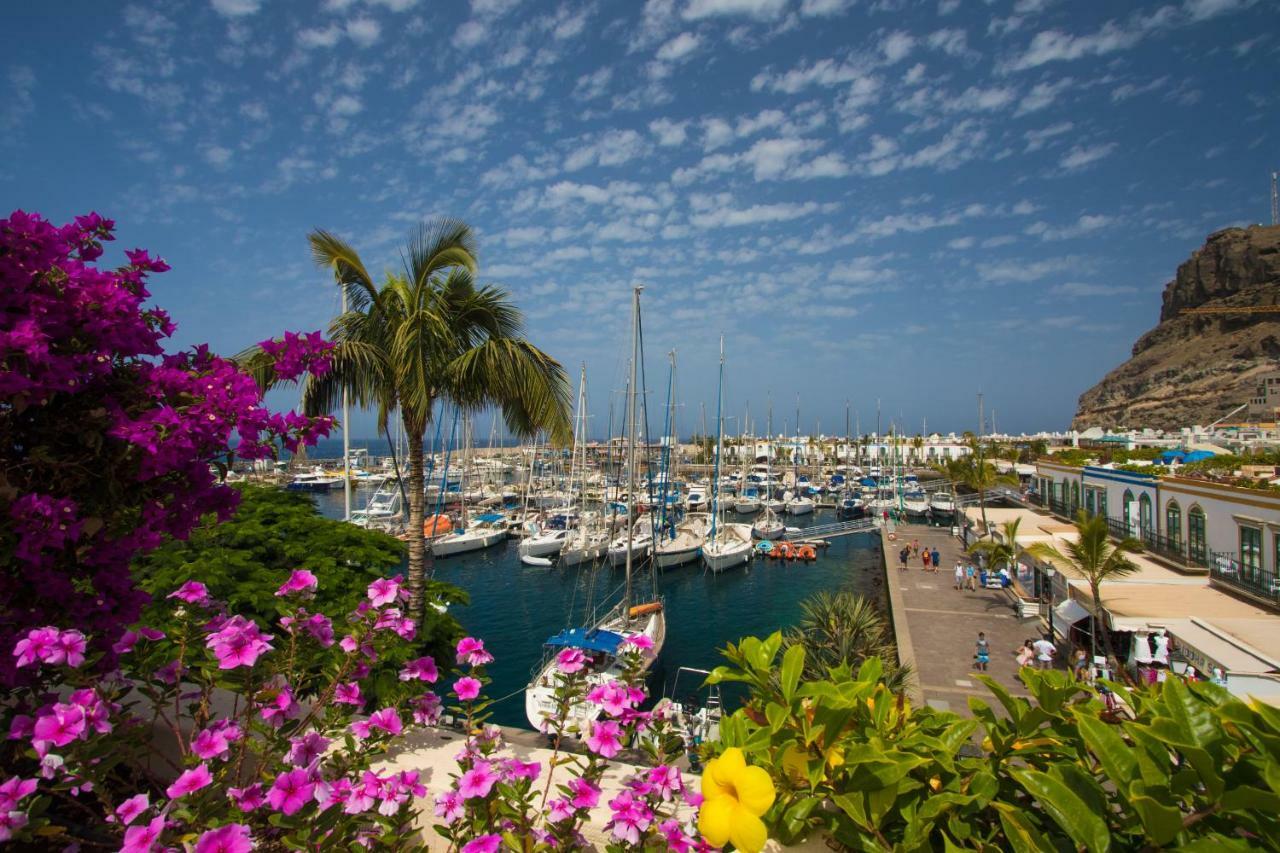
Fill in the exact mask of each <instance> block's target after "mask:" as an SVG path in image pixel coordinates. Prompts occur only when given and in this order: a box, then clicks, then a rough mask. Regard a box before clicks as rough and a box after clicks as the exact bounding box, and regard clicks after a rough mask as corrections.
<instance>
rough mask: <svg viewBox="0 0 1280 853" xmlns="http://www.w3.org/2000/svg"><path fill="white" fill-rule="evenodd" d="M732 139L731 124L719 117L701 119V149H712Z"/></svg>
mask: <svg viewBox="0 0 1280 853" xmlns="http://www.w3.org/2000/svg"><path fill="white" fill-rule="evenodd" d="M732 141H733V126H732V125H730V124H729V122H727V121H725V120H724V119H721V118H708V119H703V120H702V150H703V151H714V150H716V149H717V148H719V147H720V146H722V145H727V144H729V143H730V142H732Z"/></svg>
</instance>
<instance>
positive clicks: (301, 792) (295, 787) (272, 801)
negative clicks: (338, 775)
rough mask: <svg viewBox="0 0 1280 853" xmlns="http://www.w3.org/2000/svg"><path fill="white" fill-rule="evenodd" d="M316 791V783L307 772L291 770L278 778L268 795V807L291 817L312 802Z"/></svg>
mask: <svg viewBox="0 0 1280 853" xmlns="http://www.w3.org/2000/svg"><path fill="white" fill-rule="evenodd" d="M315 790H316V786H315V783H314V782H312V781H311V777H310V775H309V774H308V773H307V771H306V770H303V769H298V770H290V771H289V772H287V773H281V774H280V775H279V776H277V777H276V781H275V782H274V783H273V784H272V785H271V791H270V793H268V794H267V805H269V806H271V808H273V809H275V810H276V811H278V812H282V813H284V814H285V815H291V814H293V813H295V812H297V811H298V810H299V809H301V808H302V807H303V806H305V805H306V804H307V803H308V802H309V801H310V800H311V798H312V796H313V795H314V794H315Z"/></svg>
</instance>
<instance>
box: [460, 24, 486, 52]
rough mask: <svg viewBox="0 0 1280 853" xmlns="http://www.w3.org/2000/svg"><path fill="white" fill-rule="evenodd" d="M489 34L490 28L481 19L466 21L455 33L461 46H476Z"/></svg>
mask: <svg viewBox="0 0 1280 853" xmlns="http://www.w3.org/2000/svg"><path fill="white" fill-rule="evenodd" d="M488 36H489V28H488V27H486V26H485V25H484V24H482V23H481V22H479V21H474V20H473V21H464V22H463V23H462V24H461V25H459V27H458V29H457V31H456V32H454V34H453V40H454V42H455V43H456V44H457V45H458V46H459V47H464V48H466V47H475V46H476V45H478V44H480V42H482V41H484V40H485V39H486V38H487V37H488Z"/></svg>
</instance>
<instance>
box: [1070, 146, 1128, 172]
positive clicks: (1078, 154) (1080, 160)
mask: <svg viewBox="0 0 1280 853" xmlns="http://www.w3.org/2000/svg"><path fill="white" fill-rule="evenodd" d="M1115 149H1116V144H1115V143H1114V142H1107V143H1101V144H1098V145H1088V146H1084V147H1082V146H1079V145H1076V146H1074V147H1073V148H1072V149H1071V150H1070V151H1068V152H1067V153H1066V154H1065V155H1063V157H1062V159H1061V160H1060V161H1058V165H1060V166H1061V167H1062V168H1064V169H1067V170H1068V171H1072V170H1075V169H1083V168H1084V167H1085V166H1088V165H1090V164H1092V163H1096V162H1098V161H1099V160H1101V159H1102V158H1104V157H1107V156H1109V155H1110V154H1111V152H1112V151H1114V150H1115Z"/></svg>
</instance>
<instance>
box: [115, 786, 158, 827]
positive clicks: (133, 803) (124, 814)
mask: <svg viewBox="0 0 1280 853" xmlns="http://www.w3.org/2000/svg"><path fill="white" fill-rule="evenodd" d="M150 807H151V801H150V800H149V799H147V795H146V794H136V795H134V796H132V797H130V798H129V799H127V800H125V801H124V802H123V803H121V804H120V805H118V806H116V817H117V818H119V819H120V823H122V824H123V825H125V826H128V825H129V824H131V823H133V822H134V821H135V820H137V819H138V815H140V814H142V813H143V812H145V811H146V810H147V809H149V808H150Z"/></svg>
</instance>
